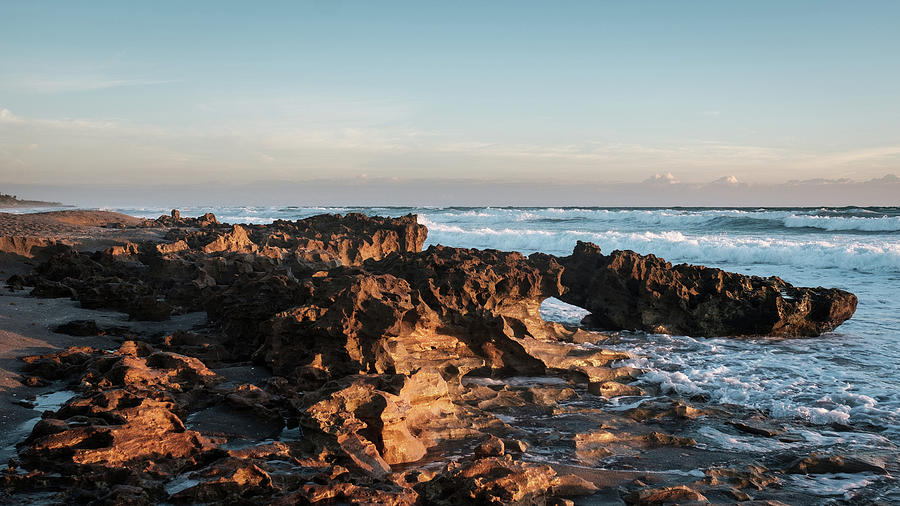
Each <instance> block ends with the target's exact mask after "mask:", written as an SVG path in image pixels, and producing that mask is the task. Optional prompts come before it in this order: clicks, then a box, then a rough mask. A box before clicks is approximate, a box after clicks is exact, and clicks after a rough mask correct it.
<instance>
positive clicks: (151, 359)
mask: <svg viewBox="0 0 900 506" xmlns="http://www.w3.org/2000/svg"><path fill="white" fill-rule="evenodd" d="M98 223H99V222H96V223H94V222H92V225H97V224H98ZM116 223H117V224H116V225H111V226H108V227H106V229H108V230H111V231H114V232H116V233H117V234H118V237H119V239H118V240H116V239H115V234H112V233H110V235H109V237H107V240H110V241H111V244H112V245H111V246H109V247H108V248H105V249H103V248H100V249H98V248H96V247H93V248H84V247H79V246H78V244H74V243H73V242H72V241H62V240H60V239H59V238H52V237H51V238H47V237H43V238H36V237H33V236H28V237H24V236H15V235H7V236H5V237H2V238H0V246H2V248H3V251H4V252H5V253H6V254H9V255H14V256H18V257H21V258H23V259H24V258H30V259H31V262H32V263H34V264H35V265H34V268H33V269H32V270H30V271H27V272H26V271H24V270H23V271H22V272H20V273H17V274H14V275H13V276H11V277H10V278H9V280H8V281H7V284H8V287H9V289H11V290H20V291H21V292H20V293H26V292H27V293H30V296H31V297H32V298H65V299H70V300H71V301H73V304H75V305H77V306H80V307H81V308H85V309H89V310H104V311H116V312H120V313H123V314H125V315H127V318H128V319H129V320H131V321H151V322H160V323H158V324H154V325H156V326H155V327H153V328H154V330H153V331H141V330H139V329H138V330H135V329H134V328H132V327H116V326H104V325H103V324H98V322H96V321H93V320H91V319H87V320H86V321H84V320H82V321H74V322H67V325H66V326H65V327H64V328H58V329H57V330H58V331H59V332H66V333H69V334H73V335H75V336H98V335H106V336H109V338H110V339H111V341H112V342H115V343H117V344H116V346H115V347H111V348H97V347H90V346H73V347H71V348H69V349H66V350H64V351H59V352H53V353H41V354H37V355H31V356H27V357H24V358H23V362H22V369H21V382H22V383H23V384H25V385H29V386H31V387H33V388H44V389H48V388H49V389H50V390H51V391H55V392H59V391H60V390H64V391H68V392H71V393H70V394H66V395H71V397H70V398H68V399H65V400H64V402H62V403H60V405H59V406H58V407H56V409H50V410H47V411H45V412H44V413H43V414H42V415H41V419H40V420H39V421H37V422H36V423H35V425H34V427H33V429H32V430H31V432H30V434H29V435H27V437H26V438H25V439H24V440H23V441H20V442H19V444H18V445H17V448H16V453H17V455H16V456H15V457H13V458H12V459H10V462H9V466H8V468H7V469H6V470H5V472H4V473H3V474H2V478H0V480H2V483H3V492H2V494H5V496H3V495H0V498H2V499H3V500H4V502H7V501H8V502H10V503H35V502H47V503H73V502H86V503H89V502H94V503H102V504H120V503H136V504H140V503H144V504H158V503H220V502H224V503H245V502H254V503H273V504H296V503H300V504H308V503H376V504H465V503H501V504H571V503H573V502H575V503H579V504H621V503H623V502H625V503H629V504H664V503H672V502H675V503H685V502H706V501H710V502H718V503H731V502H740V501H750V502H748V503H749V504H752V503H753V502H752V501H754V500H755V501H756V503H758V504H762V503H764V502H765V503H768V504H777V502H778V501H780V502H782V503H787V504H817V503H818V502H820V500H821V498H819V499H816V498H815V497H811V496H809V495H808V491H809V484H808V483H805V482H804V481H803V480H809V479H811V480H813V483H815V479H816V477H817V476H831V475H836V474H841V475H844V474H846V475H859V476H864V477H868V476H871V477H872V480H873V483H877V485H876V486H873V487H870V488H871V492H867V493H869V494H870V495H871V497H872V498H876V499H877V498H879V497H881V495H883V493H884V489H885V488H886V487H888V486H891V485H890V484H891V483H893V482H892V481H891V480H892V478H889V477H890V475H891V473H894V474H895V473H897V472H898V462H897V459H896V453H892V452H891V451H888V450H884V451H876V449H873V451H872V452H871V454H867V455H845V454H839V453H834V452H821V451H817V449H818V447H819V446H820V442H818V441H815V440H812V439H811V438H809V437H806V436H805V435H804V431H805V428H804V427H803V426H801V425H785V424H783V423H775V422H773V421H772V420H770V419H768V418H767V417H766V416H765V414H763V413H754V412H748V411H747V410H745V409H741V408H739V407H736V406H717V405H710V404H709V403H707V402H706V400H705V399H702V398H690V399H684V398H676V397H671V396H666V395H663V394H662V393H661V392H658V391H649V390H647V389H646V388H642V387H638V386H635V385H634V384H633V383H634V380H635V378H638V377H639V376H640V375H641V374H642V371H640V370H637V369H633V368H628V367H621V366H620V365H619V364H618V363H617V362H618V361H621V360H622V359H624V358H628V356H629V355H628V354H627V353H626V352H622V351H613V350H610V349H607V348H604V346H607V345H609V344H610V343H614V342H615V340H616V338H617V331H630V330H641V331H647V332H655V333H673V334H687V335H694V336H734V337H739V336H777V337H807V336H816V335H819V334H821V333H823V332H828V331H831V330H833V329H834V328H835V327H837V326H838V325H840V324H841V323H842V322H843V321H845V320H846V319H848V318H850V317H851V316H852V314H853V312H854V311H855V309H856V304H857V300H856V297H855V296H854V295H853V294H850V293H848V292H845V291H841V290H837V289H826V288H822V287H818V288H800V287H794V286H792V285H790V284H788V283H786V282H785V281H783V280H781V279H779V278H775V277H772V278H759V277H753V276H743V275H740V274H733V273H728V272H724V271H721V270H719V269H711V268H704V267H700V266H692V265H674V266H673V265H671V264H669V263H667V262H665V261H664V260H662V259H659V258H656V257H654V256H652V255H649V256H643V255H639V254H636V253H634V252H630V251H615V252H612V253H610V254H608V255H606V254H604V253H602V252H601V251H600V248H599V247H597V246H595V245H592V244H589V243H578V245H577V246H576V247H575V249H574V251H573V253H572V254H571V255H569V256H566V257H557V256H552V255H546V254H540V253H535V254H532V255H530V256H528V257H526V256H523V255H521V254H518V253H509V252H501V251H496V250H473V249H461V248H452V247H445V246H431V247H429V248H427V249H425V250H424V251H423V249H422V248H423V245H424V243H425V240H426V236H427V230H426V228H425V227H424V226H422V225H420V224H418V223H417V220H416V217H415V216H413V215H409V216H405V217H400V218H381V217H368V216H364V215H361V214H348V215H345V216H341V215H321V216H315V217H312V218H307V219H304V220H297V221H276V222H274V223H272V224H270V225H229V224H223V223H219V222H218V221H217V220H216V218H215V216H213V215H204V216H201V217H197V218H185V217H182V216H180V214H179V213H178V212H177V211H173V213H172V214H171V215H170V216H162V217H160V218H158V219H156V220H144V221H138V220H136V221H127V220H119V221H118V222H116ZM92 244H93V243H92ZM93 245H94V246H96V244H93ZM90 250H96V251H90ZM550 297H554V298H558V299H560V300H562V301H564V302H567V303H570V304H573V305H576V306H579V307H582V308H585V309H587V310H588V311H590V312H591V313H590V314H589V315H588V316H587V317H586V318H585V319H584V321H583V322H582V325H581V326H567V325H563V324H560V323H556V322H548V321H545V320H544V319H543V318H542V317H541V312H540V307H541V304H542V303H543V302H544V300H546V299H547V298H550ZM179 319H180V320H185V319H187V320H189V321H196V322H197V323H196V324H195V325H193V326H192V327H190V328H187V329H185V328H176V326H174V325H172V326H171V327H170V330H169V331H162V332H160V331H159V330H158V329H160V328H162V329H165V328H166V325H167V324H168V323H169V322H173V321H174V320H179ZM591 328H595V329H603V330H602V331H591V330H588V329H591ZM46 400H47V399H46V397H43V396H36V398H35V399H34V400H33V401H32V402H33V404H34V405H35V406H41V405H43V404H44V403H45V401H46ZM54 407H55V406H54ZM833 429H834V430H836V431H841V430H844V431H848V430H851V429H852V428H842V427H834V428H833ZM852 430H855V429H852ZM711 431H714V432H711ZM698 434H700V435H703V434H705V437H710V435H711V434H721V435H723V436H725V437H732V438H735V440H740V441H742V442H743V446H741V445H735V446H734V447H732V448H731V449H730V450H728V451H723V450H722V449H721V448H718V447H713V446H710V445H708V444H706V443H704V442H703V441H702V439H698V437H699V436H698ZM755 439H762V440H766V441H776V442H777V443H778V444H779V445H780V447H781V448H782V451H778V452H772V453H767V454H765V455H761V454H760V453H759V452H758V451H754V450H753V448H754V444H752V441H754V440H755ZM810 477H811V478H810ZM885 477H888V478H885Z"/></svg>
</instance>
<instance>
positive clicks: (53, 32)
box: [0, 1, 900, 184]
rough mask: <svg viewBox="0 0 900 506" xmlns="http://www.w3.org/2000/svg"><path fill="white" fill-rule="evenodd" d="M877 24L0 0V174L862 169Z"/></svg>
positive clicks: (850, 17)
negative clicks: (3, 0)
mask: <svg viewBox="0 0 900 506" xmlns="http://www.w3.org/2000/svg"><path fill="white" fill-rule="evenodd" d="M897 26H900V2H893V1H884V2H879V1H864V2H827V1H793V2H760V1H754V2H741V3H738V2H719V1H708V2H692V1H685V2H669V1H660V2H363V1H360V2H350V1H343V2H341V1H317V2H282V3H278V2H268V3H265V4H264V5H254V6H251V5H250V4H248V3H246V2H142V3H138V2H83V3H82V2H3V3H2V4H0V182H6V183H16V184H28V183H34V184H50V183H53V184H65V183H73V184H74V183H92V182H105V183H131V184H149V183H150V182H154V183H158V182H159V180H160V179H161V178H162V179H166V178H179V179H180V180H183V181H188V182H198V183H202V182H204V181H217V182H228V183H235V184H238V183H241V182H246V181H258V180H283V181H306V180H311V179H339V180H340V179H348V180H349V179H354V180H359V179H362V180H367V179H387V180H391V179H396V180H409V179H423V178H424V179H428V178H435V179H465V180H473V181H480V180H491V181H503V180H509V179H515V180H517V181H525V182H529V181H530V182H534V183H541V182H545V181H560V182H569V183H577V182H581V181H586V182H591V183H599V182H620V183H636V182H641V181H644V180H647V179H648V178H654V176H655V175H661V176H662V178H663V179H665V180H667V181H670V182H674V181H679V182H685V183H687V182H690V183H699V182H708V181H712V180H716V179H719V178H723V177H725V178H728V177H730V178H736V180H738V181H741V182H748V183H759V184H763V183H766V184H769V183H778V182H782V181H787V180H789V179H812V178H827V179H836V178H851V179H854V180H865V179H872V178H876V177H880V176H883V175H884V174H888V173H895V172H900V171H898V170H897V168H898V162H900V86H898V83H900V64H898V55H900V30H897ZM658 180H659V178H655V179H653V181H658Z"/></svg>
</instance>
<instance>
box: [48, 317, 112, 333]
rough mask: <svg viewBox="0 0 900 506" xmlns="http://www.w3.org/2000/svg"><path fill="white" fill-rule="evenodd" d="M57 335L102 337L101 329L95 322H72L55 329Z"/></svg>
mask: <svg viewBox="0 0 900 506" xmlns="http://www.w3.org/2000/svg"><path fill="white" fill-rule="evenodd" d="M53 332H56V333H57V334H65V335H67V336H76V337H86V336H96V335H100V332H101V331H100V327H98V326H97V322H95V321H94V320H72V321H70V322H68V323H64V324H62V325H59V326H57V327H56V328H54V329H53Z"/></svg>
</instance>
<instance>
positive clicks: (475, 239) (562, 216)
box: [111, 207, 900, 444]
mask: <svg viewBox="0 0 900 506" xmlns="http://www.w3.org/2000/svg"><path fill="white" fill-rule="evenodd" d="M111 210H114V211H119V212H123V213H127V214H131V215H136V216H144V217H148V218H155V217H156V216H158V215H160V214H165V213H167V212H168V209H161V208H127V209H126V208H120V209H111ZM205 212H213V213H215V214H216V216H217V217H218V218H219V220H220V221H224V222H230V223H269V222H271V221H272V220H274V219H290V220H293V219H298V218H305V217H308V216H312V215H315V214H321V213H348V212H360V213H364V214H369V215H383V216H400V215H404V214H408V213H414V214H417V215H418V216H419V223H422V224H424V225H426V226H427V227H428V240H427V242H426V246H428V245H432V244H443V245H447V246H459V247H472V248H494V249H500V250H515V251H520V252H522V253H525V254H529V253H532V252H535V251H542V252H545V253H552V254H555V255H567V254H569V253H571V251H572V248H573V247H574V246H575V243H576V241H579V240H580V241H590V242H593V243H595V244H597V245H599V246H600V247H601V248H602V250H603V251H605V252H607V253H608V252H611V251H613V250H616V249H630V250H634V251H637V252H639V253H642V254H651V253H652V254H654V255H657V256H660V257H663V258H665V259H666V260H668V261H671V262H673V263H681V262H687V263H693V264H702V265H707V266H713V267H720V268H722V269H726V270H729V271H734V272H740V273H744V274H755V275H760V276H771V275H777V276H780V277H781V278H783V279H784V280H786V281H788V282H789V283H792V284H794V285H797V286H825V287H836V288H841V289H844V290H848V291H850V292H853V293H855V294H856V295H857V296H858V297H859V307H858V309H857V311H856V314H855V315H854V316H853V318H852V319H851V320H849V321H848V322H846V323H844V324H843V325H841V326H840V327H838V329H837V330H836V331H835V332H833V333H829V334H826V335H823V336H821V337H818V338H811V339H780V340H775V339H753V340H746V339H727V338H716V339H708V338H707V339H704V338H694V337H690V336H675V335H658V334H646V333H641V332H624V333H621V335H620V336H619V342H618V344H617V345H616V346H618V347H619V348H620V349H623V350H628V351H631V352H634V353H635V355H636V356H638V357H639V358H635V359H631V360H629V361H627V362H625V363H623V365H630V366H633V367H640V368H642V369H644V370H647V371H648V372H647V373H646V374H645V375H644V376H643V377H642V378H641V379H640V380H639V381H640V382H641V383H643V384H647V385H654V386H657V387H659V388H660V389H661V390H662V391H663V392H664V393H672V394H676V395H683V396H687V397H692V396H697V395H700V396H702V397H703V398H707V399H709V400H710V401H711V402H713V403H721V404H733V405H739V406H743V407H747V408H752V409H758V410H760V411H761V412H763V413H765V414H766V415H768V416H771V417H774V418H777V419H783V420H785V421H792V422H800V423H806V424H809V425H811V426H821V428H822V430H823V431H826V430H827V428H828V427H833V426H835V424H837V425H839V426H844V427H846V426H850V427H855V428H859V429H860V430H864V431H866V432H867V433H869V434H873V435H879V437H883V438H887V439H889V440H892V441H893V442H894V443H897V442H898V441H900V365H898V364H900V342H898V337H900V208H897V207H871V208H870V207H852V208H815V209H812V208H793V209H791V208H757V209H745V208H741V209H729V208H718V209H710V208H668V209H660V208H490V207H477V208H472V207H366V208H354V207H210V208H199V207H198V208H184V209H182V213H183V214H184V215H186V216H196V215H199V214H202V213H205ZM543 312H544V316H545V317H546V318H547V319H553V320H562V321H569V322H573V323H577V322H578V321H579V320H580V318H581V317H582V316H583V315H584V311H583V310H581V309H579V308H575V307H572V306H568V305H566V304H563V303H561V302H559V301H556V300H554V299H551V300H549V301H547V302H546V303H545V304H544V306H543ZM872 443H873V442H869V443H867V444H872Z"/></svg>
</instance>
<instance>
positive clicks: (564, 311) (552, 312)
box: [541, 297, 591, 326]
mask: <svg viewBox="0 0 900 506" xmlns="http://www.w3.org/2000/svg"><path fill="white" fill-rule="evenodd" d="M590 313H591V312H590V311H588V310H587V309H584V308H582V307H578V306H573V305H572V304H568V303H565V302H563V301H561V300H559V299H557V298H555V297H550V298H548V299H546V300H544V302H542V303H541V318H543V319H544V321H548V322H556V323H562V324H565V325H576V326H578V325H581V319H582V318H584V317H585V316H587V315H589V314H590Z"/></svg>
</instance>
